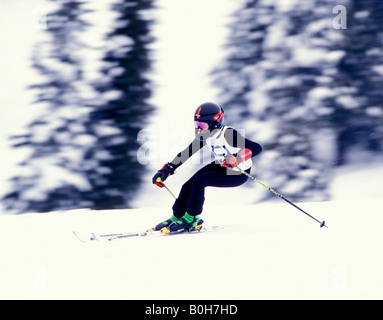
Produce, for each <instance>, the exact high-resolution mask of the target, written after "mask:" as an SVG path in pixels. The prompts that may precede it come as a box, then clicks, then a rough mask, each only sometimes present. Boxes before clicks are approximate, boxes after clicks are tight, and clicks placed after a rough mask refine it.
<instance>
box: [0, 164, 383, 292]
mask: <svg viewBox="0 0 383 320" xmlns="http://www.w3.org/2000/svg"><path fill="white" fill-rule="evenodd" d="M382 169H383V168H382V166H381V165H380V166H378V165H376V167H373V168H372V169H370V168H368V169H365V170H364V171H359V174H357V173H355V172H354V171H351V170H350V171H342V172H341V174H340V175H339V177H337V178H336V179H335V182H334V188H335V187H336V190H337V191H338V198H339V199H340V200H339V201H336V199H335V200H334V201H331V202H322V203H302V204H299V205H300V206H301V207H302V208H303V209H305V210H307V211H308V212H309V213H310V214H312V215H313V216H315V217H317V218H318V219H319V220H326V223H327V225H328V226H329V228H328V229H325V228H319V224H318V223H316V222H315V221H313V220H311V219H310V218H308V217H306V216H305V215H304V214H302V213H301V212H299V211H298V210H296V209H295V208H293V207H292V206H290V205H288V204H287V203H285V202H284V201H282V200H280V199H278V198H277V199H276V202H269V203H262V204H257V205H242V206H241V205H238V204H237V205H235V206H234V205H229V201H227V203H222V204H221V205H220V206H219V207H218V210H214V205H215V203H214V202H212V201H210V200H209V199H208V200H207V201H206V206H205V211H204V214H203V218H204V219H205V223H206V225H217V224H218V225H223V226H225V229H224V230H220V231H216V232H210V233H200V234H184V235H178V236H173V237H154V238H153V237H148V238H128V239H122V240H116V241H113V242H106V243H97V242H91V243H81V242H79V241H78V240H76V239H75V238H74V236H73V235H72V230H73V229H76V230H78V231H80V232H82V233H86V232H87V231H91V230H92V231H96V232H119V231H122V232H123V231H140V230H144V229H146V228H147V227H150V226H152V225H154V224H155V223H157V222H158V221H160V220H161V219H163V218H167V217H168V216H169V213H168V212H169V207H170V204H171V200H170V201H169V206H166V207H165V206H164V207H151V208H149V207H147V208H140V209H134V210H125V211H124V210H114V211H99V212H91V211H89V210H77V211H70V212H65V213H64V212H61V213H60V212H56V213H49V214H26V215H20V216H9V215H1V216H0V261H1V263H0V299H13V298H18V299H29V298H33V299H383V274H382V270H383V258H382V254H381V248H382V245H383V236H382V231H381V229H382V225H383V201H382V197H381V195H382V194H381V193H380V195H377V194H369V196H370V197H369V198H365V199H362V198H357V197H355V194H353V193H352V192H351V190H350V189H348V190H347V194H349V195H350V196H351V198H347V197H346V195H345V194H343V196H342V197H341V192H340V190H342V188H344V187H345V186H347V185H348V186H349V187H350V185H352V184H354V185H355V186H356V187H355V190H354V192H355V193H357V186H359V184H358V183H355V181H361V177H365V178H367V179H370V180H371V181H376V183H375V186H374V187H375V188H376V187H377V188H380V189H379V190H383V188H382V182H381V181H382V180H381V179H380V180H378V179H373V175H374V176H378V175H380V174H381V173H382ZM364 184H365V185H368V183H366V182H365V183H364ZM364 184H362V187H364V186H365V185H364ZM334 190H335V189H334Z"/></svg>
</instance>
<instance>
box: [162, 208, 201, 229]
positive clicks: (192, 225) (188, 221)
mask: <svg viewBox="0 0 383 320" xmlns="http://www.w3.org/2000/svg"><path fill="white" fill-rule="evenodd" d="M202 224H203V220H202V219H201V218H200V217H199V216H191V215H190V214H188V213H187V212H186V213H185V214H184V215H183V217H182V218H180V219H178V220H176V221H174V222H172V223H171V224H170V225H169V226H166V227H164V228H162V229H161V233H162V234H171V233H181V232H192V231H201V228H202Z"/></svg>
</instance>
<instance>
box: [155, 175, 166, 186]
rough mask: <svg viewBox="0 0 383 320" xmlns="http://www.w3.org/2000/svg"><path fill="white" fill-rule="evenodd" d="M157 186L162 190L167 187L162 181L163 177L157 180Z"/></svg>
mask: <svg viewBox="0 0 383 320" xmlns="http://www.w3.org/2000/svg"><path fill="white" fill-rule="evenodd" d="M156 185H157V186H159V187H160V188H163V187H165V183H164V182H163V181H162V179H161V177H158V178H157V180H156Z"/></svg>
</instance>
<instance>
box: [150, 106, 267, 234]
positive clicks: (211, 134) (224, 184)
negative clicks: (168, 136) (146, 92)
mask: <svg viewBox="0 0 383 320" xmlns="http://www.w3.org/2000/svg"><path fill="white" fill-rule="evenodd" d="M194 123H195V139H194V140H193V141H192V142H191V143H190V145H189V146H188V147H187V148H186V149H185V150H183V151H181V152H180V153H178V154H177V156H176V157H175V158H174V159H173V160H172V161H170V162H168V163H166V164H165V165H164V166H163V167H162V168H161V169H160V170H158V171H157V173H156V174H155V175H154V176H153V179H152V181H153V184H155V185H157V186H158V187H161V188H163V187H164V186H165V184H164V181H165V180H166V179H167V178H168V177H169V176H170V175H173V174H174V172H175V170H176V169H177V168H178V167H180V166H181V165H182V164H183V163H184V162H185V161H186V160H188V159H189V158H190V157H191V156H192V155H193V154H195V153H196V152H197V151H199V150H201V149H202V148H203V147H204V146H208V147H209V149H210V150H211V151H212V153H213V156H214V158H215V160H214V161H213V162H211V163H210V164H208V165H206V166H205V167H203V168H202V169H200V170H199V171H198V172H196V173H195V174H194V175H193V176H192V177H191V178H190V179H189V180H188V181H187V182H186V183H185V184H184V185H183V186H182V188H181V191H180V193H179V196H178V198H177V199H176V200H175V202H174V205H173V208H172V209H173V216H172V217H171V218H169V219H167V220H165V221H163V222H161V223H159V224H158V225H157V226H156V227H155V228H154V229H155V230H156V231H159V230H160V231H161V233H163V234H169V233H176V232H183V231H189V232H191V231H195V230H200V229H201V227H202V223H203V220H202V219H201V218H200V217H199V215H200V214H201V212H202V207H203V203H204V200H205V196H204V195H205V188H206V187H219V188H228V187H237V186H240V185H242V184H244V183H245V182H246V181H247V177H246V176H245V175H244V174H241V172H239V171H237V169H236V168H239V169H241V170H243V171H246V172H247V173H250V170H251V166H252V160H251V158H252V157H255V156H256V155H258V154H259V153H260V152H261V151H262V147H261V146H260V145H259V144H258V143H255V142H253V141H251V140H249V139H246V138H244V137H243V136H242V135H241V134H240V133H238V131H237V130H235V129H233V128H231V127H229V126H225V125H224V111H223V108H222V107H221V106H220V105H218V104H216V103H213V102H207V103H203V104H201V105H200V106H199V107H198V108H197V110H196V111H195V114H194ZM228 170H229V171H228Z"/></svg>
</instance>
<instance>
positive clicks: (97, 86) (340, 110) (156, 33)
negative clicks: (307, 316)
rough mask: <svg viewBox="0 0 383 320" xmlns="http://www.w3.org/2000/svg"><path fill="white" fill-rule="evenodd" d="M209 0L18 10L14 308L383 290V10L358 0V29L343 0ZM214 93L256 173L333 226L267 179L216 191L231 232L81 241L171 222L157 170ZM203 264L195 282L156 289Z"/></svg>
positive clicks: (10, 160)
mask: <svg viewBox="0 0 383 320" xmlns="http://www.w3.org/2000/svg"><path fill="white" fill-rule="evenodd" d="M123 3H125V4H126V5H125V6H123V5H122V4H123ZM138 3H139V4H138ZM208 3H209V4H208V5H207V4H206V1H203V0H193V1H187V2H181V1H177V0H159V1H149V0H147V1H141V2H140V1H119V0H113V1H101V0H100V1H91V2H87V1H84V2H82V1H75V0H73V1H64V0H62V1H49V0H36V1H35V0H34V1H33V3H31V2H26V1H23V0H4V1H2V3H1V4H0V7H1V9H2V10H1V12H2V14H3V15H2V18H1V19H0V23H1V26H2V28H1V30H2V31H1V33H0V43H1V44H2V51H1V52H2V59H1V61H0V65H1V70H2V73H1V76H0V83H1V88H2V89H1V91H0V101H1V105H2V111H3V112H2V117H1V119H0V151H1V154H2V157H1V159H0V165H1V171H0V178H1V180H2V183H1V184H0V194H1V197H5V198H4V199H3V201H2V202H1V205H2V213H3V215H1V216H0V244H1V261H3V263H2V265H1V267H0V288H1V289H0V298H3V299H4V298H53V299H55V298H124V299H129V298H130V299H134V298H138V299H142V298H145V299H151V298H153V299H156V298H158V299H176V298H178V299H180V298H185V299H201V298H202V299H203V298H209V299H220V298H222V299H236V298H243V299H258V298H266V299H267V298H286V299H289V298H293V299H294V298H300V299H302V298H303V299H304V298H309V299H310V298H319V299H329V298H330V299H332V298H335V299H337V298H338V299H348V298H350V299H353V298H361V299H363V298H366V299H367V298H373V299H374V298H379V299H381V298H382V297H383V293H382V289H381V288H382V287H383V276H382V274H381V270H382V267H383V260H382V258H381V257H380V255H379V252H380V248H381V246H382V244H383V238H382V236H381V232H380V228H381V226H382V225H383V218H382V217H383V216H382V214H383V205H382V198H383V179H382V178H383V156H382V143H381V142H382V141H383V139H382V137H383V133H382V132H383V125H382V123H383V122H382V120H383V119H382V115H383V111H382V110H383V107H382V105H383V98H382V96H381V90H380V88H381V83H382V78H383V73H382V65H383V53H382V50H381V48H382V47H381V44H382V43H381V42H382V36H381V35H382V33H383V30H382V27H381V24H379V23H376V22H377V21H378V22H379V21H381V18H382V14H383V8H382V6H381V3H380V2H379V1H374V0H366V1H339V4H340V5H344V6H346V8H347V9H348V29H345V30H343V29H334V27H333V24H332V22H333V19H334V17H335V16H336V14H334V13H333V12H332V9H333V7H334V3H333V1H326V0H312V1H305V2H304V4H302V3H301V2H300V1H295V0H289V1H284V0H283V1H280V0H259V1H255V0H254V1H235V3H234V1H229V0H209V2H208ZM112 4H114V5H115V7H114V8H112V7H111V5H112ZM134 8H135V9H137V11H136V10H135V9H134ZM371 8H373V9H371ZM60 10H61V11H60ZM52 12H56V13H55V14H54V15H53V14H51V13H52ZM260 12H262V17H260V16H259V14H260ZM133 13H134V14H133ZM68 17H69V18H68ZM67 18H68V19H69V20H65V19H67ZM71 19H73V20H71ZM129 19H130V20H129ZM128 20H129V21H130V22H131V23H127V21H128ZM65 21H66V22H65ZM68 21H69V22H68ZM53 22H54V23H55V25H54V24H52V23H53ZM133 22H134V23H133ZM49 23H51V28H49ZM131 25H135V26H138V27H137V29H134V28H133V29H129V26H131ZM53 26H55V27H53ZM64 27H65V28H66V29H65V32H62V33H61V34H60V31H62V30H63V29H62V28H64ZM137 30H138V33H137V34H136V31H137ZM65 34H66V35H68V36H67V37H65V36H64V35H65ZM127 35H129V36H127ZM361 35H367V36H365V37H364V36H363V37H362V36H361ZM53 39H56V41H53ZM57 40H58V41H57ZM136 52H139V53H140V54H136ZM130 54H131V55H130ZM127 66H128V67H127ZM135 66H137V68H135ZM132 70H134V72H136V73H134V77H132V78H129V75H131V74H132V73H133V71H132ZM129 81H132V82H129ZM121 83H123V84H124V85H126V87H125V88H128V89H129V90H128V89H127V90H126V91H125V92H124V90H121V86H120V84H121ZM30 86H34V87H33V88H31V87H30ZM28 87H29V88H28ZM122 87H123V86H122ZM205 101H216V102H218V103H221V104H222V105H223V106H224V107H225V112H226V115H227V116H226V118H227V122H228V124H231V125H233V126H236V127H238V128H240V129H243V130H245V132H246V136H248V137H250V138H252V139H254V140H255V141H258V142H260V143H261V144H262V145H263V146H264V149H265V151H264V153H263V154H262V155H261V156H260V157H259V158H258V159H256V160H255V166H254V169H253V174H254V175H256V176H257V177H258V178H259V179H260V180H262V181H264V182H265V183H266V184H268V185H270V186H271V187H273V188H275V189H276V190H277V191H279V192H281V193H282V194H284V195H286V196H287V197H288V198H290V199H292V200H294V201H297V202H298V204H299V205H300V206H302V208H304V209H305V210H307V211H308V212H310V214H312V215H314V216H315V217H318V219H320V220H326V222H327V225H328V226H329V229H326V230H324V229H320V228H319V226H317V225H316V223H315V222H314V221H312V220H311V219H309V218H307V217H305V216H304V215H303V214H302V213H300V212H299V211H297V210H296V209H294V208H292V207H291V206H289V205H288V204H286V203H283V201H281V200H280V199H278V198H276V197H275V196H274V195H273V194H272V193H270V192H268V191H267V190H265V189H263V188H262V187H261V186H260V185H258V184H256V183H254V182H252V181H249V182H248V183H247V184H246V186H245V187H242V188H236V189H234V190H218V191H217V190H215V189H209V190H207V192H206V208H205V211H204V219H205V221H206V223H207V224H209V225H214V224H218V225H224V226H225V229H224V230H222V231H220V232H216V233H206V234H200V235H183V236H180V237H177V238H168V239H162V238H161V239H158V241H157V240H155V239H129V240H126V241H125V240H123V241H118V242H112V243H91V244H85V245H84V244H81V243H78V242H76V239H74V238H73V236H72V233H71V232H72V230H74V229H77V230H79V231H80V232H83V233H86V232H88V231H96V232H119V231H123V232H124V231H138V230H142V229H146V228H147V227H151V226H152V225H153V224H155V223H157V222H158V221H159V220H162V219H163V218H167V217H168V216H169V215H170V214H171V213H170V208H171V205H172V198H171V197H170V195H169V194H168V193H167V192H166V191H165V190H163V189H159V188H155V187H153V185H152V184H151V177H152V175H153V173H154V172H155V171H156V170H158V169H159V168H160V167H161V166H162V165H163V163H164V162H166V161H169V160H170V159H172V158H173V157H174V155H175V154H176V153H177V152H178V151H179V150H180V149H182V148H183V147H185V146H186V145H187V144H188V143H189V142H190V140H191V139H192V138H193V123H192V115H193V112H194V110H195V108H196V106H197V105H199V104H200V103H202V102H205ZM58 106H59V108H58ZM125 109H126V110H129V111H127V112H125ZM141 112H142V113H141ZM115 114H118V116H114V115H115ZM130 120H131V121H130ZM132 124H133V125H132ZM11 137H12V139H10V138H11ZM15 145H17V147H15ZM116 159H118V160H116ZM115 160H116V162H115ZM137 160H139V161H137ZM202 161H203V157H202V156H201V157H199V156H195V157H194V158H193V159H191V160H190V161H189V162H187V163H186V164H184V165H183V166H182V167H181V168H180V169H179V170H177V171H178V173H177V174H176V175H174V176H172V177H171V178H169V180H168V182H167V185H168V186H169V188H170V189H171V190H172V191H173V192H174V193H177V192H178V190H179V189H180V187H181V185H182V183H183V182H184V181H185V180H186V179H187V178H188V177H189V176H190V175H191V174H192V173H193V172H195V171H196V170H197V169H198V168H199V167H201V166H202V165H203V163H202ZM138 162H139V163H138ZM20 164H21V165H20ZM112 169H113V170H112ZM128 169H129V170H130V171H129V170H128ZM128 177H129V178H128ZM10 179H12V180H10ZM261 200H264V201H263V202H260V201H261ZM90 209H99V211H93V210H90ZM113 209H114V210H113ZM49 211H52V212H49ZM15 212H17V213H27V214H23V215H18V216H15V215H10V214H11V213H15ZM34 212H49V213H43V214H42V213H34ZM233 212H235V213H236V214H233ZM153 240H154V241H153ZM190 243H193V245H195V252H194V251H193V259H190V255H189V253H188V251H187V250H185V247H188V246H190ZM164 252H177V254H178V258H177V259H176V261H174V259H172V258H171V257H170V256H169V255H166V254H165V255H164ZM194 255H195V257H194ZM153 257H154V258H155V259H156V268H154V267H153V263H152V261H153ZM158 261H159V262H161V263H158V264H157V262H158ZM196 270H197V271H198V274H199V277H200V279H201V282H202V284H201V286H197V287H195V288H190V287H189V286H187V287H182V288H179V289H178V290H172V291H171V292H164V291H163V290H162V286H161V283H156V280H158V279H159V278H162V277H165V278H166V277H171V278H173V279H176V280H177V281H178V282H181V283H185V282H187V281H188V279H189V276H188V275H189V274H191V273H194V272H196ZM153 283H156V285H155V286H151V285H152V284H153ZM201 288H203V290H202V291H201Z"/></svg>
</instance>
